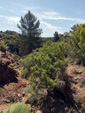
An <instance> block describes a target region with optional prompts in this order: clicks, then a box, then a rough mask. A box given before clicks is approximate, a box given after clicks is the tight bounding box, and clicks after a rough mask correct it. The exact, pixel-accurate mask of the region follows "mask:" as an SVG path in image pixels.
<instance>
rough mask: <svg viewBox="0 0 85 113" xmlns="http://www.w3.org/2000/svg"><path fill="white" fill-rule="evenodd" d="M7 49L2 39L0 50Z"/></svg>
mask: <svg viewBox="0 0 85 113" xmlns="http://www.w3.org/2000/svg"><path fill="white" fill-rule="evenodd" d="M6 50H7V46H6V44H5V42H4V41H3V40H1V41H0V51H2V52H5V51H6Z"/></svg>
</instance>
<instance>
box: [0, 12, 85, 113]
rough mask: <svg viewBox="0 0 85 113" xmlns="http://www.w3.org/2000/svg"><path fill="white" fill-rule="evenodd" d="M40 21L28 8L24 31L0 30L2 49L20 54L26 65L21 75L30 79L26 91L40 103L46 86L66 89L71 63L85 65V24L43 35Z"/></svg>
mask: <svg viewBox="0 0 85 113" xmlns="http://www.w3.org/2000/svg"><path fill="white" fill-rule="evenodd" d="M39 25H40V22H39V20H37V18H36V17H35V16H34V15H33V14H32V13H31V12H30V11H29V12H28V13H27V14H26V15H25V16H24V17H21V20H20V25H18V27H19V29H20V30H21V34H19V33H16V32H14V31H6V32H3V33H2V32H0V36H1V37H0V50H1V51H6V50H8V51H10V52H12V53H14V54H16V55H17V56H19V58H21V59H20V60H19V61H18V62H20V63H21V66H22V67H23V70H22V72H21V75H22V77H24V78H26V79H27V80H28V81H29V83H30V85H29V88H28V89H27V91H28V92H29V93H31V95H30V101H31V102H30V103H31V104H36V103H38V104H40V102H41V100H43V98H44V97H45V95H44V94H43V90H47V92H48V91H49V90H51V91H52V90H54V89H58V90H60V91H62V92H63V88H64V87H65V86H66V78H67V75H66V73H65V70H66V67H67V65H68V63H75V64H81V65H83V66H85V24H80V25H79V24H77V25H74V26H73V27H72V28H71V31H69V32H65V33H63V34H58V32H57V31H56V32H55V31H54V32H55V33H54V37H52V38H42V37H40V35H41V33H42V29H40V28H39ZM10 65H11V66H13V64H10ZM82 83H83V80H82ZM63 94H64V93H63ZM35 100H36V102H35ZM20 110H21V112H20ZM22 110H24V111H23V112H22ZM4 113H30V111H27V108H26V107H24V106H23V105H22V104H19V103H18V104H14V105H12V106H10V107H9V108H8V110H6V111H4Z"/></svg>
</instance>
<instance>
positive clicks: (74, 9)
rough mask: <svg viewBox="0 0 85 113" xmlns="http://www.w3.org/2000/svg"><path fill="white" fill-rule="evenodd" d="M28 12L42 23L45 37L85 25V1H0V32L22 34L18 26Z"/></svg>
mask: <svg viewBox="0 0 85 113" xmlns="http://www.w3.org/2000/svg"><path fill="white" fill-rule="evenodd" d="M28 11H31V13H33V14H34V15H35V17H37V19H38V20H39V21H40V28H41V29H42V31H43V33H42V35H41V36H43V37H52V36H53V34H54V33H55V31H57V32H58V33H64V32H69V31H70V30H71V27H72V26H73V25H76V24H82V23H85V0H0V31H6V30H12V31H17V32H20V30H19V29H18V27H17V24H20V22H19V21H20V18H21V16H22V17H24V15H25V14H27V12H28Z"/></svg>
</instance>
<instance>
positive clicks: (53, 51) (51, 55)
mask: <svg viewBox="0 0 85 113" xmlns="http://www.w3.org/2000/svg"><path fill="white" fill-rule="evenodd" d="M67 51H68V44H66V43H64V42H58V43H54V42H53V43H50V42H47V43H46V44H44V46H43V47H42V48H41V49H40V50H38V51H37V50H35V51H33V52H32V53H31V54H29V55H28V56H27V57H25V58H24V59H22V60H21V62H22V65H23V66H24V69H25V72H27V73H29V74H28V76H29V80H30V82H31V83H32V85H33V84H34V85H35V87H36V88H54V87H57V86H58V83H57V80H58V79H62V80H64V72H65V69H66V66H67V60H66V55H67ZM27 73H25V74H27ZM28 76H27V77H28Z"/></svg>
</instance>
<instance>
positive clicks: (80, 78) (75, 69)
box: [66, 64, 85, 113]
mask: <svg viewBox="0 0 85 113" xmlns="http://www.w3.org/2000/svg"><path fill="white" fill-rule="evenodd" d="M66 73H67V74H68V77H69V81H70V84H71V89H72V90H73V97H74V100H75V102H76V103H77V104H78V105H81V110H82V109H83V110H82V111H81V113H85V111H84V110H85V67H83V66H81V65H71V64H70V65H68V67H67V70H66Z"/></svg>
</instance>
